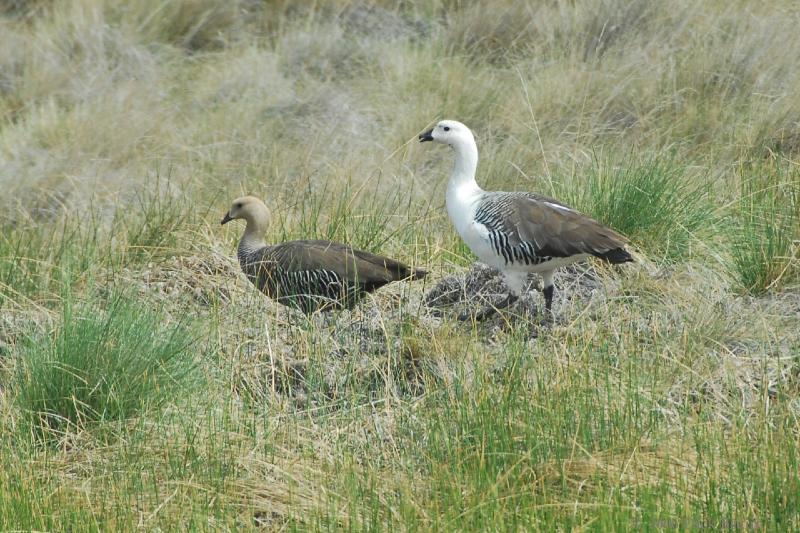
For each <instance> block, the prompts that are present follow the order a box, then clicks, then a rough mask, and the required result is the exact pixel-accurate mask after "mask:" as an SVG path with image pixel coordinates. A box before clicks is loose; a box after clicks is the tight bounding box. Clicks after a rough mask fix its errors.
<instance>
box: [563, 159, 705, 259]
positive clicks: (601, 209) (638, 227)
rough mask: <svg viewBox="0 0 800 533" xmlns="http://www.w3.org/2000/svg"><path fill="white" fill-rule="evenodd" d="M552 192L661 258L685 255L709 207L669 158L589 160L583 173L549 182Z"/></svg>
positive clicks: (702, 196)
mask: <svg viewBox="0 0 800 533" xmlns="http://www.w3.org/2000/svg"><path fill="white" fill-rule="evenodd" d="M555 188H556V194H557V195H558V196H557V197H559V198H562V199H564V200H565V201H567V203H568V204H569V205H574V206H575V207H576V208H578V209H580V210H581V211H583V212H585V213H587V214H589V215H591V216H593V217H594V218H596V219H597V220H599V221H601V222H603V223H605V224H608V225H609V226H611V227H612V228H614V229H615V230H617V231H619V232H621V233H622V234H624V235H626V236H627V237H629V238H630V239H631V241H633V243H634V244H635V245H636V246H639V247H641V248H643V249H644V250H645V251H647V252H648V253H650V254H654V255H656V256H660V257H663V258H664V259H667V260H671V261H672V260H678V259H680V258H682V257H686V256H688V255H691V245H692V243H693V241H694V240H695V237H696V235H697V233H698V232H700V231H702V229H703V228H704V226H707V225H709V224H710V223H712V221H713V218H714V209H713V205H712V204H711V202H709V201H708V199H707V194H706V190H705V189H704V188H703V187H699V186H698V187H693V186H691V185H689V184H688V183H687V180H686V179H685V177H684V175H683V170H682V169H681V168H680V167H678V166H676V165H675V164H674V163H672V162H671V161H670V160H666V159H660V158H650V159H644V160H641V161H637V160H633V161H623V162H620V163H615V162H612V161H610V160H605V161H598V160H595V162H594V163H593V165H592V166H591V167H590V168H589V170H588V172H587V173H586V175H585V176H581V177H580V178H578V179H573V180H564V181H561V182H559V184H556V185H555Z"/></svg>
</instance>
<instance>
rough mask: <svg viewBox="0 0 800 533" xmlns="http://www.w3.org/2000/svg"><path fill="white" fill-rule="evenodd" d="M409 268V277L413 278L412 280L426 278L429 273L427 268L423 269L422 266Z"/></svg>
mask: <svg viewBox="0 0 800 533" xmlns="http://www.w3.org/2000/svg"><path fill="white" fill-rule="evenodd" d="M408 270H409V272H408V274H409V275H408V279H412V280H415V279H424V278H425V276H427V275H428V271H427V270H423V269H421V268H415V269H414V270H411V269H410V268H409V269H408Z"/></svg>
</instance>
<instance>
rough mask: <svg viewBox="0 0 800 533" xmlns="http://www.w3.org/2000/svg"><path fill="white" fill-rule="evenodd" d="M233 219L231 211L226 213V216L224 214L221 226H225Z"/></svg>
mask: <svg viewBox="0 0 800 533" xmlns="http://www.w3.org/2000/svg"><path fill="white" fill-rule="evenodd" d="M231 220H233V219H232V218H231V214H230V213H225V216H224V217H222V222H220V225H221V226H224V225H225V224H227V223H228V222H230V221H231Z"/></svg>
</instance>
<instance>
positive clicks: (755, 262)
mask: <svg viewBox="0 0 800 533" xmlns="http://www.w3.org/2000/svg"><path fill="white" fill-rule="evenodd" d="M741 188H742V191H741V195H740V197H739V200H738V205H737V209H736V212H735V215H734V216H735V217H736V221H735V223H734V224H735V230H734V231H735V233H734V239H733V247H732V248H733V265H734V269H735V275H736V280H737V282H738V284H739V287H740V288H741V290H742V291H744V292H746V293H751V294H755V295H759V294H763V293H765V292H767V291H769V290H770V289H773V288H777V287H779V286H781V285H786V284H790V283H791V282H793V281H796V280H797V275H798V272H800V270H798V269H800V255H798V254H800V179H799V178H798V174H797V171H796V170H794V169H790V170H789V171H787V170H784V169H781V168H780V167H777V168H775V169H769V168H767V169H764V170H763V171H761V172H759V173H757V174H756V175H748V174H745V175H744V176H742V185H741Z"/></svg>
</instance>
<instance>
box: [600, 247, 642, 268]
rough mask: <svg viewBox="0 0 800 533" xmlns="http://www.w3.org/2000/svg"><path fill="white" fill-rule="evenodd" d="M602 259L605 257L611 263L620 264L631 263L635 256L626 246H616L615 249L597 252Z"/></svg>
mask: <svg viewBox="0 0 800 533" xmlns="http://www.w3.org/2000/svg"><path fill="white" fill-rule="evenodd" d="M595 255H596V256H597V257H599V258H600V259H604V260H606V261H608V262H609V263H611V264H614V265H616V264H619V263H630V262H632V261H633V257H631V254H630V253H628V250H626V249H625V248H614V249H613V250H609V251H607V252H605V253H603V254H595Z"/></svg>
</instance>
